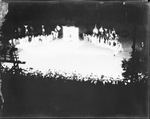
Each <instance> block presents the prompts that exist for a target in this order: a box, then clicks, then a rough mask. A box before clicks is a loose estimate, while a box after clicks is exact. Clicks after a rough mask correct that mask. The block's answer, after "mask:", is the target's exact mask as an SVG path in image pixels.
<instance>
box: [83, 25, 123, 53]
mask: <svg viewBox="0 0 150 119" xmlns="http://www.w3.org/2000/svg"><path fill="white" fill-rule="evenodd" d="M83 39H84V40H85V41H88V42H91V43H94V44H96V45H100V46H104V47H107V48H111V49H112V50H114V55H116V54H117V53H118V52H120V51H123V48H122V44H121V43H120V42H119V41H118V39H119V36H118V35H117V34H116V31H115V29H114V28H113V30H110V29H107V28H103V27H100V28H99V29H98V28H97V26H96V25H95V27H94V29H93V33H92V35H91V34H85V33H83Z"/></svg>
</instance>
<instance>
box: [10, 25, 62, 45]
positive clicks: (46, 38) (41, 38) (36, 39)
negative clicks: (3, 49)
mask: <svg viewBox="0 0 150 119" xmlns="http://www.w3.org/2000/svg"><path fill="white" fill-rule="evenodd" d="M60 30H61V27H60V26H58V25H57V26H56V28H55V30H54V31H51V34H49V35H46V34H45V29H44V25H42V35H38V36H34V35H28V32H29V31H28V29H27V26H26V25H25V34H26V36H25V37H22V38H13V39H10V40H9V44H10V45H12V46H17V45H18V44H22V45H24V46H25V44H29V43H30V44H32V43H33V44H34V45H36V44H39V43H42V42H50V41H53V40H55V39H58V37H59V32H60Z"/></svg>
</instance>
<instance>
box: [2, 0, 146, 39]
mask: <svg viewBox="0 0 150 119" xmlns="http://www.w3.org/2000/svg"><path fill="white" fill-rule="evenodd" d="M147 17H148V7H147V4H146V3H144V2H143V3H142V2H126V4H125V5H123V2H112V1H111V2H108V1H107V2H97V1H95V2H92V1H88V2H87V1H69V0H67V1H65V2H62V1H61V0H59V1H56V0H55V1H49V2H41V1H40V2H37V1H36V2H33V1H32V2H31V1H30V2H23V1H21V2H17V1H16V2H10V1H9V12H8V14H7V15H6V21H5V23H4V24H3V27H2V32H3V36H4V39H10V38H13V37H14V31H15V30H16V29H17V27H20V28H21V29H22V30H23V29H24V27H23V25H24V24H27V25H30V26H32V27H33V28H34V32H36V33H37V34H40V32H41V31H40V30H41V25H42V24H43V25H45V29H46V33H47V34H49V33H50V32H51V31H52V30H54V28H55V26H56V25H57V24H58V25H75V26H78V27H79V28H80V33H83V32H86V31H89V30H92V29H93V28H94V26H95V24H97V26H98V27H100V26H103V27H106V28H108V29H112V28H115V29H116V31H117V33H118V34H119V35H123V37H130V38H131V39H132V37H133V34H135V32H134V26H136V29H137V30H136V38H137V40H140V41H143V40H145V39H146V37H145V36H146V33H147V24H148V23H147V22H148V19H147ZM5 41H8V40H5Z"/></svg>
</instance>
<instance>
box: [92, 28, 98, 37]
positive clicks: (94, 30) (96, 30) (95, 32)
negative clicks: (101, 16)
mask: <svg viewBox="0 0 150 119" xmlns="http://www.w3.org/2000/svg"><path fill="white" fill-rule="evenodd" d="M97 34H98V29H97V27H96V25H95V27H94V29H93V36H97Z"/></svg>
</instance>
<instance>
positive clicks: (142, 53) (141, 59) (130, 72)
mask: <svg viewBox="0 0 150 119" xmlns="http://www.w3.org/2000/svg"><path fill="white" fill-rule="evenodd" d="M146 51H147V50H146V48H145V47H143V48H140V49H135V51H134V53H133V52H131V58H130V59H129V60H127V59H124V60H123V61H122V68H123V70H124V73H123V74H122V75H123V76H124V78H125V80H130V81H131V82H136V81H139V82H145V81H147V79H148V55H147V52H146Z"/></svg>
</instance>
